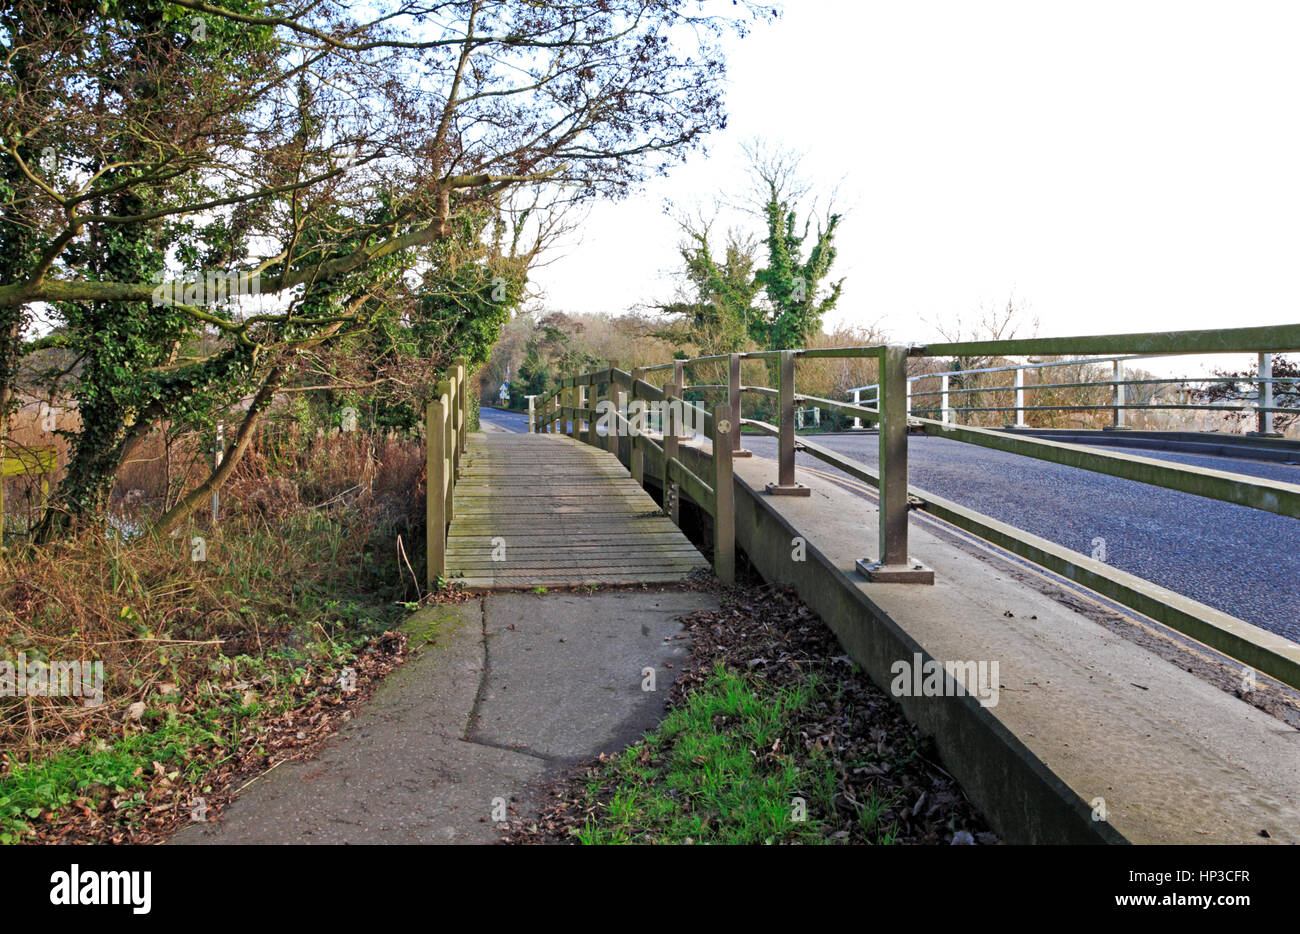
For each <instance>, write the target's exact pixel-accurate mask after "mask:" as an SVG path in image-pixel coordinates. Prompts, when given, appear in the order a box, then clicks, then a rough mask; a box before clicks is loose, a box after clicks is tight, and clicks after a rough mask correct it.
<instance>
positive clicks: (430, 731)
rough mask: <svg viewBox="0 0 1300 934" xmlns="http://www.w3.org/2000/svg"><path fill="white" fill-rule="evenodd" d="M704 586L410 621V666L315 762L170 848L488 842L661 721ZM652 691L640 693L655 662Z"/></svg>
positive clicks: (488, 599) (565, 598)
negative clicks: (589, 763) (506, 821)
mask: <svg viewBox="0 0 1300 934" xmlns="http://www.w3.org/2000/svg"><path fill="white" fill-rule="evenodd" d="M716 606H717V601H716V599H715V598H714V597H713V596H712V595H711V594H707V593H698V592H693V591H672V590H665V591H661V592H606V593H596V594H588V595H579V594H571V593H553V594H547V595H542V596H537V595H534V594H518V593H515V594H490V595H487V596H484V597H480V598H476V599H472V600H471V601H470V602H468V603H465V604H460V605H455V606H434V607H429V608H426V609H424V610H421V611H419V612H418V613H416V614H415V615H414V616H413V617H412V618H411V620H410V621H409V622H408V623H407V629H408V631H410V632H411V633H412V644H413V645H416V644H417V643H418V644H419V648H418V649H417V652H416V654H415V657H413V658H412V659H410V660H409V661H408V662H407V663H406V664H405V665H403V666H402V667H401V668H399V669H398V670H397V671H395V672H393V673H392V674H391V675H390V676H389V677H388V678H387V679H385V681H384V683H383V684H382V685H380V687H379V688H378V690H377V691H376V693H375V695H374V697H373V698H371V700H370V701H369V703H368V704H367V705H366V706H365V708H364V709H363V711H362V713H361V714H360V715H359V716H358V717H357V718H356V719H355V720H353V721H351V722H350V723H348V724H347V726H345V727H344V728H343V729H342V730H341V731H340V732H339V734H338V735H337V736H335V737H334V738H332V739H330V740H328V741H327V742H326V744H325V746H324V747H323V748H322V749H321V751H320V752H319V754H318V755H317V756H316V757H314V758H310V759H303V760H294V761H291V762H287V763H285V764H284V765H281V766H280V767H279V768H276V769H274V770H273V771H271V772H269V773H267V774H266V775H264V776H263V777H262V778H260V779H258V780H257V781H255V782H254V783H253V784H251V785H250V786H249V787H248V788H246V789H245V790H244V791H243V792H242V793H241V794H240V795H239V797H238V798H237V799H236V800H235V801H234V803H233V804H232V805H231V806H230V807H229V808H227V809H226V811H225V812H224V813H223V815H222V816H221V819H220V820H219V821H218V822H212V823H207V824H195V825H193V826H191V827H187V828H186V829H185V830H183V831H181V832H180V833H179V834H177V835H176V836H175V837H174V838H173V839H172V841H171V842H173V843H180V844H202V843H223V844H231V843H237V844H247V843H257V844H271V843H386V844H393V843H490V842H492V841H494V840H496V839H497V837H498V836H499V834H500V831H499V829H498V828H497V826H496V825H495V824H494V823H493V820H492V816H493V808H494V804H496V805H499V804H500V801H501V800H502V799H504V801H506V802H508V803H509V806H510V807H511V808H512V809H513V810H515V811H516V812H517V813H519V814H527V813H528V812H529V811H531V810H534V809H535V808H536V807H537V805H538V804H539V803H540V800H539V791H540V786H541V785H542V784H543V783H544V782H545V781H547V780H548V779H549V778H551V777H552V776H554V775H555V774H557V773H558V772H559V771H560V770H561V769H563V768H564V767H565V766H567V765H570V764H573V763H576V762H580V761H583V760H585V759H588V758H591V757H593V756H595V755H597V754H598V753H601V752H612V751H614V750H617V749H621V748H623V747H624V746H626V745H628V744H629V743H631V742H634V741H635V740H636V739H637V738H638V737H639V736H640V735H641V734H642V733H644V732H645V731H646V730H647V729H649V728H650V727H652V726H654V725H655V724H656V723H657V722H658V721H659V720H660V719H661V718H662V716H663V712H664V706H665V704H666V702H667V698H668V690H669V688H670V687H671V685H672V682H673V680H674V679H675V678H676V671H675V669H676V668H678V667H680V662H681V660H682V659H683V658H684V657H685V655H686V650H687V643H686V641H685V638H684V636H683V633H682V625H681V624H680V623H679V622H677V621H676V619H675V618H676V617H678V616H680V615H683V614H686V613H690V612H692V611H694V610H697V609H712V608H716ZM648 667H649V668H654V669H655V680H656V686H657V690H656V691H654V692H649V691H643V690H642V683H643V680H644V678H643V675H642V672H643V670H644V669H645V668H648Z"/></svg>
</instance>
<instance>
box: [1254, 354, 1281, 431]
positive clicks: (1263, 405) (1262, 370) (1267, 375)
mask: <svg viewBox="0 0 1300 934" xmlns="http://www.w3.org/2000/svg"><path fill="white" fill-rule="evenodd" d="M1272 407H1273V355H1272V354H1271V353H1261V354H1260V355H1259V412H1258V413H1256V414H1257V420H1256V421H1257V424H1256V428H1257V430H1258V432H1259V434H1261V435H1268V436H1270V437H1280V436H1278V435H1277V433H1276V432H1275V431H1274V430H1273V413H1272V412H1266V411H1264V410H1265V409H1271V408H1272Z"/></svg>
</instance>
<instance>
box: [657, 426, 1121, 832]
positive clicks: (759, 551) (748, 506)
mask: <svg viewBox="0 0 1300 934" xmlns="http://www.w3.org/2000/svg"><path fill="white" fill-rule="evenodd" d="M682 459H683V461H685V462H686V465H687V466H688V467H690V468H691V469H692V470H694V471H695V472H696V473H701V474H703V473H704V471H706V470H707V469H708V465H709V462H710V458H709V457H708V456H707V455H706V454H704V453H703V452H701V451H698V450H695V449H692V448H683V449H682ZM735 494H736V537H737V540H738V542H739V544H740V546H741V547H742V548H743V549H744V550H745V552H746V553H747V555H748V556H749V560H750V562H751V563H752V564H753V565H754V567H755V568H757V570H758V571H759V573H760V574H762V575H763V577H764V578H765V579H766V580H768V581H769V582H771V583H773V584H780V585H784V586H788V587H792V588H793V589H794V590H795V591H796V592H797V593H798V594H799V596H800V598H801V599H802V600H803V601H804V603H806V604H807V605H808V606H809V607H810V608H811V609H812V610H814V611H815V612H816V613H817V614H818V615H819V616H820V617H821V618H822V619H823V620H824V621H825V622H826V624H827V625H828V626H830V628H831V630H832V631H833V632H834V633H835V635H836V637H837V638H838V639H839V641H840V644H841V645H843V646H844V649H845V651H846V652H847V653H848V654H849V657H850V658H852V659H853V660H854V661H855V662H856V663H857V664H858V665H859V666H861V667H862V669H863V670H864V671H865V672H866V673H867V675H868V676H869V677H870V678H871V680H872V681H873V682H875V683H876V684H877V685H878V686H879V687H880V688H881V689H882V690H884V691H886V692H887V693H888V691H889V684H890V680H891V675H890V665H891V664H892V663H893V662H894V661H896V660H897V659H900V658H912V657H913V655H914V654H917V653H919V654H920V655H921V656H922V658H923V660H925V661H928V660H929V659H930V656H929V655H928V653H926V652H925V651H923V650H922V648H921V646H920V645H919V644H918V643H917V642H916V640H915V639H913V638H912V637H911V636H909V635H908V634H907V632H906V631H905V629H904V628H903V627H902V626H900V625H899V623H898V622H896V621H895V620H894V619H892V618H891V617H890V616H889V614H887V613H885V612H884V611H883V610H882V609H881V608H880V607H879V606H877V605H876V604H875V603H874V602H872V601H871V599H870V598H869V597H868V596H867V595H866V594H865V593H864V592H863V589H862V588H861V587H860V586H859V583H860V582H859V581H857V580H855V579H853V578H852V577H850V575H853V574H855V572H854V571H853V570H852V569H848V570H845V569H841V568H838V567H835V566H834V565H833V563H832V562H830V561H828V560H827V559H826V557H825V556H824V555H823V554H822V553H820V552H819V551H817V549H816V548H815V547H813V546H812V544H811V543H809V544H808V546H807V549H806V560H804V561H794V560H792V557H791V547H790V542H791V539H792V538H794V537H795V536H798V535H799V534H800V531H799V530H798V529H795V528H793V527H792V526H790V525H789V523H788V522H787V521H786V520H785V518H784V517H783V516H781V515H780V513H778V512H777V511H776V510H775V509H774V508H773V506H772V505H771V503H770V501H769V500H770V498H769V497H768V496H767V495H766V494H765V493H763V492H761V491H760V490H759V489H756V488H755V487H753V486H751V485H750V484H749V483H747V482H746V481H745V480H744V479H742V478H741V477H739V476H737V477H736V480H735ZM896 700H897V702H898V703H899V704H900V706H901V707H902V709H903V712H904V714H905V715H906V716H907V718H908V719H909V720H911V721H912V722H913V723H915V724H916V725H917V726H918V727H920V728H921V730H922V731H923V732H925V733H926V734H928V735H930V736H933V737H934V739H935V742H936V744H937V746H938V748H939V751H940V756H941V757H942V759H943V764H944V767H945V768H946V769H947V770H948V771H949V772H951V773H952V774H953V776H954V777H955V778H956V779H957V780H958V781H959V782H960V783H961V785H962V787H963V789H965V791H966V793H967V794H968V795H969V796H970V798H971V800H972V801H973V802H975V804H976V806H978V807H979V808H980V810H981V811H982V812H983V813H984V815H985V816H986V817H987V818H988V820H989V822H990V823H991V824H992V825H993V827H994V828H995V829H996V830H997V831H998V833H999V834H1000V835H1001V836H1002V838H1003V839H1004V840H1006V841H1007V842H1009V843H1067V844H1085V843H1086V844H1095V843H1127V842H1128V841H1127V840H1125V838H1124V837H1123V836H1122V835H1121V834H1120V833H1119V832H1118V831H1117V830H1116V829H1115V828H1114V827H1113V826H1112V825H1111V824H1109V823H1106V822H1105V821H1096V820H1093V819H1092V809H1091V807H1090V806H1089V805H1088V804H1087V802H1085V801H1084V800H1083V799H1082V798H1080V797H1079V796H1078V795H1077V794H1076V793H1075V792H1074V791H1073V790H1071V789H1070V788H1069V787H1068V786H1067V785H1066V784H1065V783H1064V782H1063V781H1061V779H1060V778H1058V777H1057V776H1056V775H1055V774H1054V773H1053V772H1052V771H1051V770H1050V769H1049V768H1048V767H1047V766H1045V765H1044V764H1043V763H1042V762H1041V761H1039V759H1038V758H1037V757H1035V756H1034V754H1033V753H1032V752H1031V751H1030V750H1029V749H1028V748H1026V747H1025V745H1024V744H1023V743H1021V742H1020V740H1018V739H1017V738H1016V737H1015V736H1014V735H1012V734H1011V732H1010V731H1008V730H1007V729H1006V727H1004V726H1003V725H1002V723H1001V722H1000V721H999V720H998V719H997V718H996V716H994V714H993V713H991V712H990V711H989V710H987V709H985V708H984V707H982V706H980V704H979V701H978V700H977V699H976V698H975V697H973V696H971V695H969V694H968V695H964V696H953V697H933V698H927V697H900V698H896Z"/></svg>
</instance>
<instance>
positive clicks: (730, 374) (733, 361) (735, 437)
mask: <svg viewBox="0 0 1300 934" xmlns="http://www.w3.org/2000/svg"><path fill="white" fill-rule="evenodd" d="M743 385H744V384H743V383H742V382H741V381H740V354H738V353H733V354H728V355H727V407H728V408H729V409H731V412H732V416H731V425H732V427H731V456H732V457H751V456H753V453H754V452H753V451H746V450H745V449H744V448H743V447H741V442H740V423H741V421H742V418H741V414H740V413H741V405H740V396H741V392H740V390H741V387H742V386H743Z"/></svg>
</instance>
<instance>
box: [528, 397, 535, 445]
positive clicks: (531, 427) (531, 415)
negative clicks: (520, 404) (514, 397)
mask: <svg viewBox="0 0 1300 934" xmlns="http://www.w3.org/2000/svg"><path fill="white" fill-rule="evenodd" d="M536 402H537V397H536V396H529V397H528V433H529V434H530V435H535V434H537V407H536V405H535V404H534V403H536Z"/></svg>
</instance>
